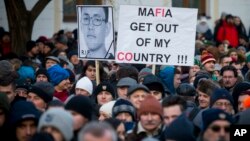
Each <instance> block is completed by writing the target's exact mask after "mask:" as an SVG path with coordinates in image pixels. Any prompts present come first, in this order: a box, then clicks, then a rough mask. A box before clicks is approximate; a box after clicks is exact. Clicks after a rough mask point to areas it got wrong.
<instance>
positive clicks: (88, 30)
mask: <svg viewBox="0 0 250 141" xmlns="http://www.w3.org/2000/svg"><path fill="white" fill-rule="evenodd" d="M108 10H109V9H108V7H91V8H90V7H84V8H82V11H81V15H82V16H81V19H80V22H81V24H82V25H83V26H82V32H83V33H84V38H85V41H86V43H87V46H88V49H89V50H91V51H95V50H97V49H99V48H100V47H103V46H105V37H106V36H107V35H108V34H109V32H110V28H111V26H110V23H109V22H108Z"/></svg>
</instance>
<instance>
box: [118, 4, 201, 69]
mask: <svg viewBox="0 0 250 141" xmlns="http://www.w3.org/2000/svg"><path fill="white" fill-rule="evenodd" d="M196 21H197V10H196V9H187V8H166V7H148V6H131V5H121V6H120V16H119V28H118V43H117V51H116V61H117V62H125V63H142V64H162V65H186V66H188V65H189V66H191V65H193V61H194V49H195V47H194V45H195V30H196Z"/></svg>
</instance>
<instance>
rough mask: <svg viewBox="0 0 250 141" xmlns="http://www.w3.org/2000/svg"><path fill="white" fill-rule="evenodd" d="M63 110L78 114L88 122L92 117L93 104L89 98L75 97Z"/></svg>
mask: <svg viewBox="0 0 250 141" xmlns="http://www.w3.org/2000/svg"><path fill="white" fill-rule="evenodd" d="M65 109H66V110H72V111H75V112H78V113H79V114H81V115H82V116H84V117H85V118H87V119H88V120H89V121H90V120H91V119H92V115H93V109H94V104H93V103H92V101H91V100H90V98H89V97H87V96H83V95H76V96H74V97H72V98H71V99H70V100H69V101H68V102H67V103H66V105H65Z"/></svg>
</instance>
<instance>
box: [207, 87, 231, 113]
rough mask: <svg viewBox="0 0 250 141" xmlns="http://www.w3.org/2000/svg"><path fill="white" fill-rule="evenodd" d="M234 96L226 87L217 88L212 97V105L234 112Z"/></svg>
mask: <svg viewBox="0 0 250 141" xmlns="http://www.w3.org/2000/svg"><path fill="white" fill-rule="evenodd" d="M233 105H234V102H233V97H232V95H231V94H230V93H229V91H227V90H226V89H223V88H220V89H215V90H214V92H213V94H212V95H211V97H210V107H212V108H217V109H221V110H223V111H225V112H227V113H229V114H233Z"/></svg>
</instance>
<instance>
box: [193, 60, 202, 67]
mask: <svg viewBox="0 0 250 141" xmlns="http://www.w3.org/2000/svg"><path fill="white" fill-rule="evenodd" d="M194 65H197V66H199V67H201V61H200V60H199V59H197V58H194Z"/></svg>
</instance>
